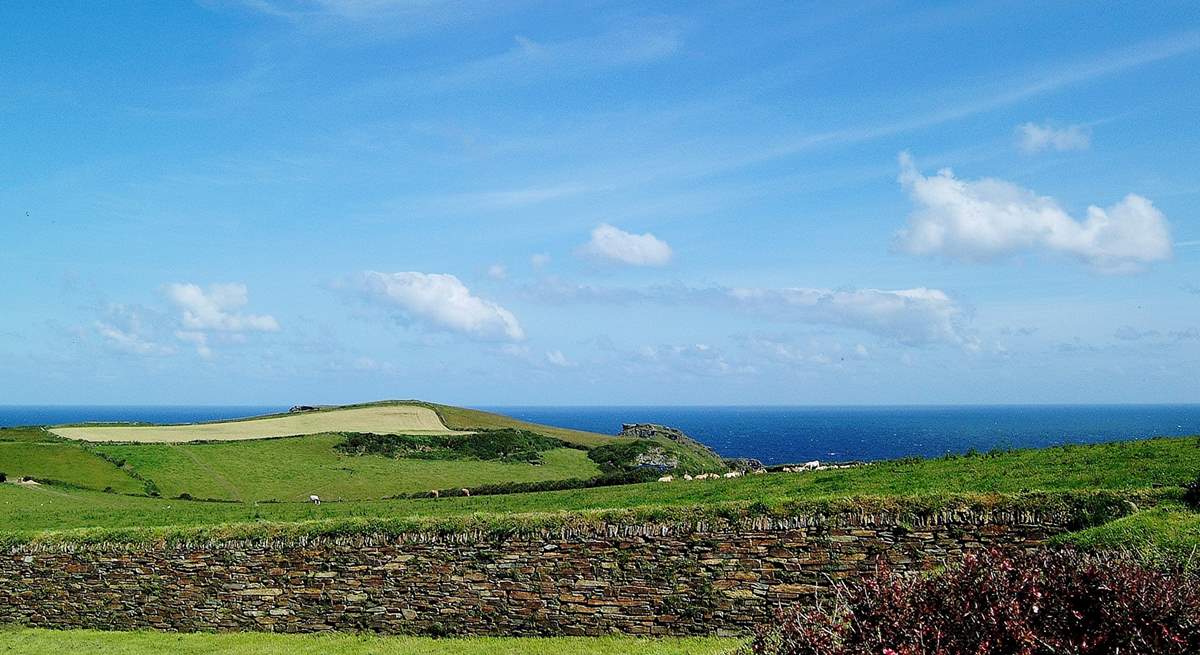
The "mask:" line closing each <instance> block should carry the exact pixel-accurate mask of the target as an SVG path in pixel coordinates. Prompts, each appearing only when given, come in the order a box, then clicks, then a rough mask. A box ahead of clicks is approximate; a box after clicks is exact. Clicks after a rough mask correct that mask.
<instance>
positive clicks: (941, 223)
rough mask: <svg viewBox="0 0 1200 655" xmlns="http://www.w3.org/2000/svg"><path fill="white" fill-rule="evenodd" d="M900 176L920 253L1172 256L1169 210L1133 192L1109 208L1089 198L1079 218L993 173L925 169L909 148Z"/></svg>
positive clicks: (1103, 262) (1138, 260)
mask: <svg viewBox="0 0 1200 655" xmlns="http://www.w3.org/2000/svg"><path fill="white" fill-rule="evenodd" d="M900 168H901V170H900V178H899V179H900V183H901V184H902V185H903V186H904V188H905V190H907V191H908V193H909V196H910V197H911V198H912V200H913V202H914V203H915V204H916V210H915V211H914V212H913V214H912V216H911V217H910V218H909V225H908V227H907V228H905V229H903V230H901V231H900V232H899V233H898V234H897V240H898V243H899V245H900V247H901V248H902V249H903V250H905V251H907V252H909V253H912V254H917V255H942V256H945V257H948V258H951V259H961V260H968V261H987V260H992V259H996V258H1000V257H1004V256H1007V255H1013V254H1016V253H1019V252H1023V251H1030V250H1047V251H1052V252H1060V253H1065V254H1069V255H1072V256H1074V257H1076V258H1078V259H1080V260H1082V261H1083V262H1086V263H1087V264H1089V265H1091V266H1092V267H1094V268H1096V269H1098V270H1102V271H1106V272H1130V271H1135V270H1139V269H1140V268H1142V267H1143V266H1145V265H1146V264H1148V263H1150V262H1155V261H1159V260H1163V259H1167V258H1169V257H1170V256H1171V236H1170V230H1169V228H1168V225H1167V220H1166V217H1164V216H1163V214H1162V212H1160V211H1159V210H1158V209H1156V208H1155V207H1154V205H1153V203H1151V202H1150V201H1149V200H1147V199H1146V198H1143V197H1141V196H1139V195H1135V194H1129V195H1127V196H1125V198H1124V199H1123V200H1121V201H1120V202H1118V203H1117V204H1115V205H1112V206H1111V207H1108V208H1104V209H1102V208H1100V207H1096V206H1090V207H1088V210H1087V218H1086V219H1084V220H1076V219H1075V218H1073V217H1072V216H1071V215H1070V214H1068V213H1067V212H1066V211H1065V210H1064V209H1062V208H1061V207H1060V206H1059V205H1058V203H1057V202H1055V201H1054V199H1053V198H1049V197H1046V196H1039V195H1037V194H1035V193H1034V192H1033V191H1030V190H1028V189H1023V188H1021V187H1019V186H1017V185H1015V184H1012V183H1011V182H1005V181H1004V180H997V179H992V178H983V179H980V180H961V179H958V178H956V177H954V173H953V172H951V171H950V170H949V169H943V170H941V171H939V172H938V174H937V175H935V176H932V177H925V176H924V175H922V174H921V172H920V171H918V170H917V168H916V166H914V164H913V161H912V158H911V157H910V156H909V155H908V153H901V155H900Z"/></svg>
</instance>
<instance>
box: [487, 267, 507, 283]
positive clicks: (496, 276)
mask: <svg viewBox="0 0 1200 655" xmlns="http://www.w3.org/2000/svg"><path fill="white" fill-rule="evenodd" d="M487 274H488V277H490V278H492V279H493V280H503V279H504V278H506V277H508V268H507V267H506V266H505V265H504V264H492V265H491V266H488V270H487Z"/></svg>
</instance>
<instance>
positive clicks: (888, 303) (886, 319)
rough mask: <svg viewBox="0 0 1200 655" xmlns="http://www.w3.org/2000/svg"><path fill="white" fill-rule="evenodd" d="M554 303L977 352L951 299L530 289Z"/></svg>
mask: <svg viewBox="0 0 1200 655" xmlns="http://www.w3.org/2000/svg"><path fill="white" fill-rule="evenodd" d="M526 293H527V294H528V295H529V296H531V297H532V298H534V299H537V300H541V301H543V302H551V303H596V304H633V303H645V304H657V305H668V306H691V307H716V308H720V309H722V310H725V311H737V312H742V313H745V314H747V315H753V316H758V317H762V318H765V319H768V320H776V321H782V322H794V323H802V324H810V325H830V326H837V327H844V328H849V329H855V330H861V331H864V332H868V333H871V334H875V335H877V336H880V337H883V338H885V339H888V340H892V341H896V342H898V343H901V344H905V345H911V346H917V345H926V344H934V343H942V344H953V345H958V346H963V347H967V348H974V347H976V341H977V340H976V339H975V337H974V336H973V335H971V334H970V332H969V331H968V330H967V329H966V327H965V320H966V315H965V314H966V313H965V311H964V310H963V308H962V307H960V306H959V304H958V303H957V302H955V301H954V299H953V298H951V297H950V296H949V295H948V294H946V293H945V292H944V291H941V290H939V289H927V288H923V287H918V288H913V289H900V290H893V291H887V290H880V289H813V288H803V287H792V288H777V289H773V288H760V287H721V286H712V287H689V286H684V285H671V286H651V287H594V286H588V285H578V284H570V283H566V282H563V281H560V280H554V279H547V280H543V281H542V282H541V283H540V284H538V285H536V286H534V287H530V288H527V289H526Z"/></svg>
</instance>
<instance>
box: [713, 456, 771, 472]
mask: <svg viewBox="0 0 1200 655" xmlns="http://www.w3.org/2000/svg"><path fill="white" fill-rule="evenodd" d="M722 461H724V462H725V466H728V467H729V470H731V471H739V472H741V473H752V472H754V471H765V470H766V469H767V467H765V466H763V463H762V462H760V461H759V460H757V459H754V458H752V457H727V458H725V459H724V460H722Z"/></svg>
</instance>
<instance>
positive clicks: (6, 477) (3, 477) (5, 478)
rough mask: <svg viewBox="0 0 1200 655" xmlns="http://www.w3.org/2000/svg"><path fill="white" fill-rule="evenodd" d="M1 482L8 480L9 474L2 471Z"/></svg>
mask: <svg viewBox="0 0 1200 655" xmlns="http://www.w3.org/2000/svg"><path fill="white" fill-rule="evenodd" d="M0 482H8V474H6V473H4V472H2V471H0Z"/></svg>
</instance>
